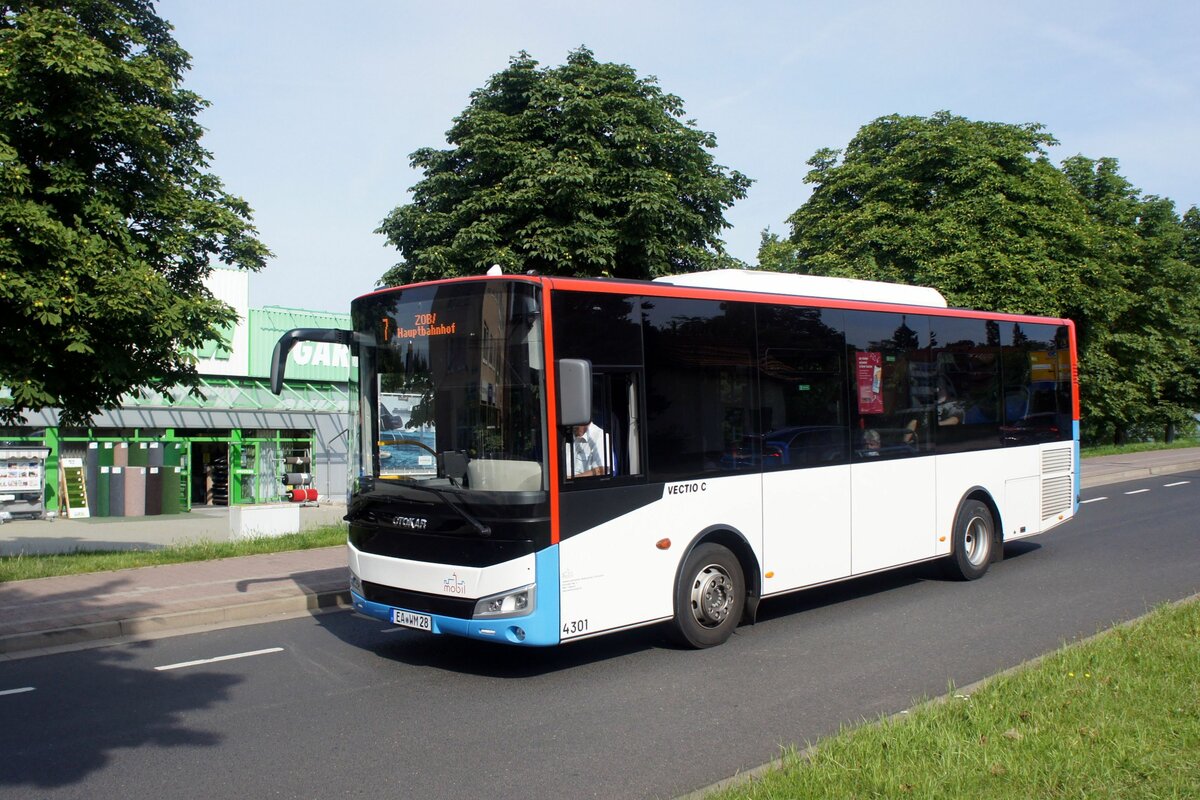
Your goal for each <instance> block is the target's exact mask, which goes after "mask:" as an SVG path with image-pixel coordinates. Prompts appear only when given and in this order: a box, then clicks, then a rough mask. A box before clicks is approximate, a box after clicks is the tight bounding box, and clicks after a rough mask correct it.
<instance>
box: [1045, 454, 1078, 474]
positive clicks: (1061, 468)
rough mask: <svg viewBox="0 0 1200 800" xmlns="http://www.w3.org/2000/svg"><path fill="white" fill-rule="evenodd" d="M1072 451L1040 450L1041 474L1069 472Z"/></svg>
mask: <svg viewBox="0 0 1200 800" xmlns="http://www.w3.org/2000/svg"><path fill="white" fill-rule="evenodd" d="M1073 460H1074V459H1073V458H1072V451H1071V450H1069V449H1067V450H1043V451H1042V474H1043V475H1045V474H1048V473H1053V472H1070V471H1071V462H1072V461H1073Z"/></svg>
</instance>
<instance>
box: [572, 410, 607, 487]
mask: <svg viewBox="0 0 1200 800" xmlns="http://www.w3.org/2000/svg"><path fill="white" fill-rule="evenodd" d="M607 450H608V448H607V446H606V444H605V436H604V431H603V430H601V429H600V428H599V427H598V426H597V425H596V423H594V422H589V423H588V424H587V425H576V426H575V427H574V428H572V429H571V445H570V458H571V464H572V467H573V468H572V470H571V472H570V475H571V477H572V478H586V477H588V476H592V475H607V474H608V467H607V466H606V465H605V458H604V455H605V453H606V452H607Z"/></svg>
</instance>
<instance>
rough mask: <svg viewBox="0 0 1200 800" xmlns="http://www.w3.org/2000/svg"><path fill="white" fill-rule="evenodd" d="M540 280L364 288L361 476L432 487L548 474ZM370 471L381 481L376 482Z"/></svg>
mask: <svg viewBox="0 0 1200 800" xmlns="http://www.w3.org/2000/svg"><path fill="white" fill-rule="evenodd" d="M540 308H541V304H540V290H539V289H538V287H537V286H535V285H532V284H527V283H520V282H508V281H476V282H469V283H459V284H442V285H431V286H417V287H413V288H410V289H404V290H401V291H396V292H389V293H381V294H378V295H372V296H368V297H365V298H361V299H359V300H358V301H356V302H355V305H354V310H353V320H354V328H355V332H356V334H357V336H356V339H357V341H358V357H359V381H358V384H359V385H358V393H359V402H358V403H357V408H355V412H356V414H355V416H356V417H357V419H355V420H354V425H353V428H352V429H353V430H355V431H356V433H357V434H358V437H357V438H358V443H359V444H360V446H359V447H357V448H355V449H357V450H358V451H359V452H357V453H353V452H352V454H351V458H352V459H356V460H357V461H358V463H357V470H356V471H357V473H358V477H359V480H358V481H357V482H356V483H358V486H357V487H353V486H352V491H355V490H358V491H362V490H364V489H366V488H369V487H372V486H386V485H387V484H389V483H397V484H398V483H406V484H408V485H416V484H424V485H426V486H428V487H430V488H436V487H440V488H439V491H442V490H445V489H450V490H462V491H470V492H476V491H486V492H529V491H542V490H544V489H545V488H546V486H547V478H546V474H545V463H546V458H545V455H546V453H545V444H544V443H545V442H546V435H545V430H544V424H545V423H544V414H543V401H542V398H543V397H544V391H543V387H544V374H543V373H544V370H543V365H542V326H541V313H540ZM377 482H378V483H377Z"/></svg>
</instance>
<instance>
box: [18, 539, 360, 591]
mask: <svg viewBox="0 0 1200 800" xmlns="http://www.w3.org/2000/svg"><path fill="white" fill-rule="evenodd" d="M345 542H346V528H345V526H339V525H328V526H325V527H321V528H315V529H313V530H311V531H305V532H303V533H292V534H287V535H285V536H275V537H261V538H255V539H246V540H242V541H237V542H204V541H198V542H189V543H182V544H177V545H173V546H171V547H164V548H162V549H159V550H112V551H103V552H91V551H76V552H72V553H57V554H54V555H16V556H0V583H3V582H5V581H22V580H27V579H30V578H52V577H55V576H57V575H78V574H80V573H84V572H107V571H110V570H116V569H129V568H131V567H152V566H157V565H160V564H180V563H184V562H187V561H211V560H213V559H217V558H233V557H235V556H252V555H259V554H262V553H282V552H285V551H289V550H309V549H311V548H314V547H332V546H334V545H339V544H345Z"/></svg>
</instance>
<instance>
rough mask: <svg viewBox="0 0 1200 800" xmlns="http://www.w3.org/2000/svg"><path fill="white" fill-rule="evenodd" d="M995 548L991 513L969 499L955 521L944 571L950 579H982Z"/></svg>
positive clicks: (994, 532) (994, 531)
mask: <svg viewBox="0 0 1200 800" xmlns="http://www.w3.org/2000/svg"><path fill="white" fill-rule="evenodd" d="M995 545H996V523H995V521H994V520H993V519H992V512H991V511H990V510H989V509H988V507H987V506H986V505H984V504H983V503H981V502H979V501H978V500H968V501H967V502H965V503H963V505H962V508H960V509H959V510H958V516H957V517H956V518H955V520H954V541H953V542H952V543H951V545H950V547H951V551H950V557H949V559H947V561H946V571H947V573H948V574H949V575H950V577H952V578H957V579H959V580H964V581H973V580H975V579H976V578H982V577H983V574H984V573H985V572H987V570H988V565H989V564H991V563H992V550H993V548H994V547H995Z"/></svg>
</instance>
